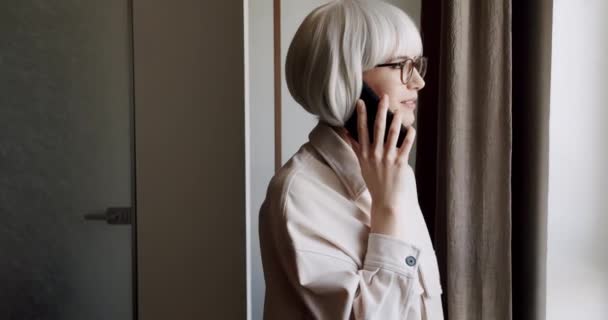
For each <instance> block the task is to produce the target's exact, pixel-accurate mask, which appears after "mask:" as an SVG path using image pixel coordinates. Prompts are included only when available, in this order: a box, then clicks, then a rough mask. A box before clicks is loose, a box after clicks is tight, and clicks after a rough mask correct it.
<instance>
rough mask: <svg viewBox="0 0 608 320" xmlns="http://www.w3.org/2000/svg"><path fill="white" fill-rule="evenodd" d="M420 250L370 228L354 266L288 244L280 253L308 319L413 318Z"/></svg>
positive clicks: (416, 310)
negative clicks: (288, 248)
mask: <svg viewBox="0 0 608 320" xmlns="http://www.w3.org/2000/svg"><path fill="white" fill-rule="evenodd" d="M419 255H420V250H419V249H418V248H416V247H414V246H412V245H411V244H408V243H405V242H403V241H401V240H399V239H394V238H392V237H389V236H386V235H382V234H377V233H370V235H369V240H368V246H367V254H366V256H365V260H364V263H363V266H362V267H361V268H360V267H358V266H357V265H356V264H355V263H354V262H352V261H349V260H348V259H345V258H343V257H340V256H332V255H328V254H325V253H322V252H316V251H309V250H305V249H297V248H294V249H293V250H292V252H289V253H287V252H286V254H285V255H284V256H283V257H285V259H288V260H289V259H293V260H292V261H286V266H287V268H288V269H292V271H293V272H290V273H289V275H291V276H289V275H288V277H289V278H291V282H292V284H293V285H294V287H295V288H296V290H297V292H298V295H299V296H300V297H301V299H302V301H303V302H304V304H305V305H306V307H307V309H308V311H309V313H310V315H311V316H313V318H314V319H332V320H333V319H407V320H414V319H416V320H418V319H421V317H420V313H421V311H420V304H421V293H422V288H421V287H420V283H419V282H418V278H417V277H416V274H417V270H418V267H417V265H418V261H417V259H418V257H419Z"/></svg>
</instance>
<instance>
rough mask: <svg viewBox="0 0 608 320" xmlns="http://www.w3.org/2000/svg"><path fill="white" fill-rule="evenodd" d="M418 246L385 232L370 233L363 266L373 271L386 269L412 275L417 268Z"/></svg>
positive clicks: (407, 275) (408, 275)
mask: <svg viewBox="0 0 608 320" xmlns="http://www.w3.org/2000/svg"><path fill="white" fill-rule="evenodd" d="M419 257H420V248H418V247H416V246H414V245H412V244H410V243H408V242H405V241H403V240H401V239H397V238H394V237H391V236H388V235H385V234H380V233H370V234H369V238H368V242H367V253H366V255H365V261H364V263H363V267H364V268H365V269H367V270H370V271H373V270H375V269H376V268H383V269H388V270H391V271H394V272H397V273H399V274H401V275H404V276H406V277H414V276H415V275H416V272H417V269H418V258H419Z"/></svg>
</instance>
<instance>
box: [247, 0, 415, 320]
mask: <svg viewBox="0 0 608 320" xmlns="http://www.w3.org/2000/svg"><path fill="white" fill-rule="evenodd" d="M326 2H327V1H325V0H307V1H301V0H300V1H298V0H282V1H281V77H282V79H281V80H282V83H281V86H282V89H281V96H282V99H281V100H282V101H281V103H282V109H281V110H282V112H281V113H282V119H281V121H282V130H281V136H282V155H281V158H282V163H283V164H284V163H285V162H287V160H288V159H289V158H290V157H291V156H292V155H293V154H294V153H295V152H296V151H297V150H298V148H299V147H300V146H301V145H302V144H303V143H305V142H306V141H307V140H308V133H309V132H310V130H311V129H312V128H313V126H314V125H315V123H316V120H315V119H314V117H313V116H312V115H310V114H308V113H307V112H306V111H305V110H304V109H303V108H302V107H300V106H299V105H298V104H297V103H296V102H295V101H294V100H293V98H292V97H291V95H290V94H289V90H288V89H287V84H286V83H285V57H286V55H287V49H288V48H289V44H290V42H291V39H292V38H293V36H294V34H295V32H296V30H297V28H298V26H299V25H300V23H301V22H302V20H304V17H305V16H306V15H307V14H308V13H309V12H310V11H312V10H313V9H314V8H316V7H318V6H319V5H322V4H323V3H326ZM388 2H390V3H393V4H395V5H397V6H398V7H400V8H402V9H403V10H404V11H405V12H407V13H408V14H409V15H410V16H411V17H412V19H413V20H414V21H415V22H416V24H417V25H418V26H420V23H419V22H420V6H421V3H420V0H402V1H395V0H391V1H388ZM248 6H249V8H248V15H249V16H248V18H249V23H248V26H249V30H248V31H249V41H248V43H249V62H250V63H249V65H250V67H249V79H248V82H249V86H250V91H249V102H250V116H249V120H250V131H249V132H248V139H249V144H250V150H251V151H250V154H251V158H250V173H251V180H250V185H249V188H250V192H251V198H250V199H249V201H250V205H249V208H250V211H249V214H250V223H249V230H250V246H251V248H250V252H251V253H250V254H251V256H250V259H251V282H250V290H251V291H250V292H249V294H250V295H251V319H254V320H257V319H262V310H263V302H264V288H265V285H264V277H263V273H262V264H261V258H260V247H259V237H258V214H259V210H260V206H261V204H262V201H263V200H264V196H265V195H266V187H267V185H268V182H269V181H270V178H271V177H272V175H274V98H273V94H274V93H273V85H274V82H273V81H274V79H273V72H274V69H273V60H272V59H273V29H272V28H273V22H272V18H273V7H272V0H249V5H248ZM415 152H416V145H414V147H413V148H412V151H411V155H410V163H412V165H413V166H414V165H415V161H414V159H415Z"/></svg>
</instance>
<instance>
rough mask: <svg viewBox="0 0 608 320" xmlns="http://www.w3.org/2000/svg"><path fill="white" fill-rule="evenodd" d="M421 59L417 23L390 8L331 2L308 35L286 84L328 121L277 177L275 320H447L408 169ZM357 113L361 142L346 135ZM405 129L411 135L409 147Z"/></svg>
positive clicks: (273, 197)
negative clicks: (402, 134)
mask: <svg viewBox="0 0 608 320" xmlns="http://www.w3.org/2000/svg"><path fill="white" fill-rule="evenodd" d="M421 54H422V44H421V39H420V35H419V33H418V30H417V28H416V26H415V25H414V23H413V22H412V21H411V19H410V18H409V17H408V16H407V14H405V13H404V12H403V11H401V10H400V9H398V8H397V7H394V6H392V5H390V4H388V3H385V2H380V1H370V0H360V1H357V0H343V1H333V2H330V3H328V4H326V5H323V6H321V7H318V8H316V9H315V10H313V11H312V12H311V13H310V14H309V15H308V16H307V17H306V18H305V20H304V21H303V22H302V24H301V25H300V27H299V29H298V30H297V32H296V34H295V36H294V39H293V41H292V43H291V45H290V47H289V51H288V53H287V60H286V80H287V84H288V87H289V91H290V93H291V94H292V96H293V97H294V98H295V100H296V101H297V102H298V103H299V104H300V105H302V107H304V108H305V109H306V110H307V111H308V112H310V113H312V114H313V115H315V116H316V117H317V119H318V120H319V123H318V124H317V126H316V127H315V128H314V129H313V130H312V131H311V132H310V134H309V141H308V142H307V143H305V144H304V145H302V147H301V148H300V149H299V150H298V152H297V153H296V154H295V155H294V156H293V157H292V158H290V159H289V161H288V162H287V163H286V164H285V165H284V166H283V167H282V168H281V169H280V170H278V171H277V172H276V174H275V176H274V177H273V178H272V179H271V181H270V184H269V186H268V189H267V194H266V198H265V200H264V203H263V204H262V207H261V209H260V220H259V221H260V226H259V227H260V228H259V232H260V245H261V250H262V263H263V268H264V276H265V280H266V295H265V305H264V319H300V318H304V319H332V320H334V319H380V320H386V319H408V320H411V319H428V320H436V319H443V312H442V305H441V293H442V290H441V286H440V284H439V272H438V268H437V260H436V256H435V251H434V250H433V246H432V243H431V239H430V237H429V233H428V230H427V227H426V224H425V222H424V218H423V216H422V213H421V211H420V207H419V205H418V197H417V192H416V182H415V180H414V179H415V176H414V172H413V170H412V168H411V167H410V166H409V164H408V162H407V161H408V157H409V152H410V150H411V147H412V143H413V141H414V137H415V130H414V128H413V127H411V125H412V123H413V122H414V112H413V111H414V107H415V104H414V103H415V100H416V97H417V92H418V90H420V89H422V88H423V87H424V81H423V80H422V76H423V75H424V70H425V61H426V60H425V58H420V57H421ZM363 81H365V82H366V83H367V84H368V85H369V87H370V88H371V89H372V90H374V91H375V92H376V93H377V94H378V95H379V96H381V97H382V99H381V101H380V104H379V106H378V116H377V123H376V124H375V132H374V137H375V138H374V139H373V141H374V143H369V141H370V140H371V139H370V137H369V136H368V134H367V126H366V124H365V121H366V113H365V106H364V104H363V103H362V101H361V100H359V99H358V97H359V96H360V93H361V89H362V83H363ZM408 101H410V102H408ZM411 101H414V103H411ZM355 106H356V108H355ZM355 109H356V110H355ZM387 110H391V111H393V112H394V113H395V117H394V121H393V122H392V123H390V124H388V126H390V128H391V129H392V130H391V131H390V133H389V135H388V140H387V142H386V144H384V143H375V142H376V141H380V142H382V141H384V129H385V127H386V125H385V122H386V114H387ZM353 112H359V120H360V121H359V129H358V132H359V136H360V140H359V142H357V141H355V140H354V139H353V138H352V137H350V136H349V135H348V134H347V132H346V130H345V129H344V123H345V122H346V120H347V119H348V118H349V117H350V116H351V115H352V113H353ZM401 124H403V125H405V126H406V127H410V128H409V129H410V130H408V135H407V137H406V139H405V141H404V143H403V145H402V146H401V148H397V147H396V141H397V135H396V134H395V132H398V130H396V129H398V128H399V126H400V125H401ZM393 130H396V131H393Z"/></svg>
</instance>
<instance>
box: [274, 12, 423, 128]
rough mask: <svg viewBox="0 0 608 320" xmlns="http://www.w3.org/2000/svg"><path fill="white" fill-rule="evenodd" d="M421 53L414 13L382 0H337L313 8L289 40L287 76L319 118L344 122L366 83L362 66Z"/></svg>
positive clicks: (294, 92)
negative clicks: (412, 17) (413, 19)
mask: <svg viewBox="0 0 608 320" xmlns="http://www.w3.org/2000/svg"><path fill="white" fill-rule="evenodd" d="M411 52H415V53H416V54H419V55H421V54H422V40H421V38H420V33H419V31H418V28H417V27H416V25H415V24H414V22H413V21H412V19H411V18H410V17H409V16H408V15H407V14H406V13H405V12H403V11H402V10H401V9H399V8H398V7H395V6H393V5H392V4H389V3H386V2H383V1H379V0H336V1H331V2H329V3H327V4H324V5H322V6H320V7H317V8H316V9H314V10H313V11H312V12H311V13H309V14H308V15H307V16H306V18H305V19H304V21H303V22H302V24H301V25H300V26H299V27H298V30H297V31H296V34H295V36H294V38H293V40H292V41H291V44H290V45H289V50H288V52H287V59H286V62H285V79H286V81H287V87H288V88H289V92H290V93H291V95H292V96H293V98H294V99H295V101H296V102H298V103H299V104H300V105H301V106H302V107H304V109H306V111H308V112H309V113H311V114H313V115H315V116H316V117H317V119H318V120H320V121H324V122H326V123H328V124H330V125H333V126H343V125H344V123H345V122H346V120H347V119H348V118H349V116H350V115H351V114H352V112H353V111H354V109H355V103H356V101H357V99H358V98H359V95H360V93H361V90H362V87H363V71H366V70H368V69H371V68H373V67H374V66H375V65H377V64H380V63H384V62H387V61H390V60H391V59H394V58H395V57H396V56H397V55H406V53H411Z"/></svg>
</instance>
